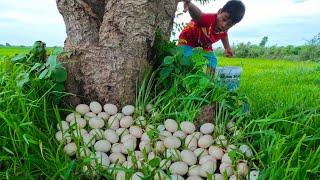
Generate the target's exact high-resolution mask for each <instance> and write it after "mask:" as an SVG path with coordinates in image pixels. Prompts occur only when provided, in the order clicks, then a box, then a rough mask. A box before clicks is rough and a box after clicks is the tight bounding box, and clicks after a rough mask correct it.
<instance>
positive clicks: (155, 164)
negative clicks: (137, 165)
mask: <svg viewBox="0 0 320 180" xmlns="http://www.w3.org/2000/svg"><path fill="white" fill-rule="evenodd" d="M149 164H150V166H151V167H154V168H155V167H158V166H159V165H160V158H158V157H155V158H153V159H151V160H150V161H149Z"/></svg>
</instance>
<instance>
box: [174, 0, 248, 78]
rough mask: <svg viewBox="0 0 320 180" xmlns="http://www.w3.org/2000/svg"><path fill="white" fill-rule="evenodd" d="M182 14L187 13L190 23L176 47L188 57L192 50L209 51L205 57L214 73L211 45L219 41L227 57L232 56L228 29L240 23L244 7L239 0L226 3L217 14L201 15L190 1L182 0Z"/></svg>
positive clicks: (214, 58) (215, 60)
mask: <svg viewBox="0 0 320 180" xmlns="http://www.w3.org/2000/svg"><path fill="white" fill-rule="evenodd" d="M183 2H184V12H186V11H189V13H190V16H191V18H192V20H191V22H190V23H189V24H188V25H187V26H186V27H185V28H184V29H183V30H182V32H181V34H180V36H179V42H178V45H179V46H182V47H183V49H184V55H185V56H190V55H191V54H192V48H195V47H202V48H203V49H204V50H205V51H209V52H210V53H209V55H207V56H205V57H206V58H207V59H208V60H209V65H208V66H209V71H210V73H214V70H215V67H216V66H217V58H216V56H215V54H214V52H213V49H212V44H213V43H215V42H217V41H219V40H220V39H221V41H222V44H223V46H224V49H225V53H226V55H227V56H228V57H232V56H233V52H232V49H231V47H230V44H229V39H228V33H227V31H228V29H230V28H231V27H232V26H233V25H235V24H236V23H238V22H240V21H241V19H242V18H243V16H244V13H245V6H244V4H243V3H242V2H241V1H239V0H230V1H228V2H227V3H226V4H225V5H224V6H223V8H222V9H220V10H219V11H218V13H214V14H212V13H208V14H206V13H202V12H201V10H200V9H199V8H198V7H196V6H195V5H194V4H193V3H191V0H183Z"/></svg>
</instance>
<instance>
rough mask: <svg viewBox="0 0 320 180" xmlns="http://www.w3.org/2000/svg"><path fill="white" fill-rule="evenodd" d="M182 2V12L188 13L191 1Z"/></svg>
mask: <svg viewBox="0 0 320 180" xmlns="http://www.w3.org/2000/svg"><path fill="white" fill-rule="evenodd" d="M182 1H183V8H184V9H183V12H188V10H189V5H190V2H191V0H182Z"/></svg>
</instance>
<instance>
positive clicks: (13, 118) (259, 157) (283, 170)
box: [0, 48, 320, 179]
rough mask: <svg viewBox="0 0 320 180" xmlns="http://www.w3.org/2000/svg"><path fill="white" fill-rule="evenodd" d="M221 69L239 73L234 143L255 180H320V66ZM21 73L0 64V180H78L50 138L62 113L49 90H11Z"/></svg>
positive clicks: (77, 167) (255, 63)
mask: <svg viewBox="0 0 320 180" xmlns="http://www.w3.org/2000/svg"><path fill="white" fill-rule="evenodd" d="M20 50H21V49H20ZM20 50H19V49H18V50H17V49H11V50H8V51H5V50H4V49H3V48H0V52H1V54H0V56H1V55H9V56H10V55H12V54H15V53H17V52H21V51H23V52H25V51H27V50H21V51H20ZM220 64H221V65H236V66H242V67H243V74H242V78H241V86H240V89H239V93H240V94H241V95H246V96H248V98H249V100H250V105H251V115H250V116H249V117H247V118H246V119H243V120H242V122H240V124H241V126H242V128H241V131H242V137H240V140H241V141H242V142H249V143H250V144H251V145H252V146H253V147H254V148H255V150H256V151H257V154H256V157H255V158H254V159H255V164H257V165H258V166H259V168H260V169H261V179H319V178H320V177H319V174H320V170H319V168H320V163H319V162H320V147H319V145H320V107H319V106H320V99H319V97H320V82H319V80H320V65H319V64H316V63H311V62H290V61H275V60H273V61H270V60H260V59H250V60H249V59H226V58H221V61H220ZM27 68H28V67H25V66H21V65H17V64H16V65H14V64H12V63H11V62H10V61H9V60H5V59H4V58H3V59H2V60H0V179H17V178H21V179H22V178H23V179H42V178H43V179H60V178H61V179H63V178H64V179H68V178H69V179H71V178H76V179H81V178H82V176H81V174H82V173H81V166H82V164H83V162H82V161H78V160H72V159H70V158H69V157H67V156H66V155H65V154H64V153H63V152H62V148H63V147H62V146H61V145H60V144H59V143H58V142H57V141H56V140H55V138H54V134H55V132H56V124H57V122H58V121H59V119H60V118H64V113H63V112H64V111H63V110H61V109H58V107H56V106H55V105H54V104H52V103H51V101H48V99H49V96H50V94H51V91H50V89H47V90H46V88H45V87H43V86H42V85H43V84H42V83H43V82H39V81H36V80H33V81H31V82H30V86H29V89H21V88H19V87H18V86H17V84H16V80H17V79H18V78H19V75H20V74H21V73H23V72H24V71H26V69H27ZM147 86H148V85H147ZM34 87H37V88H34ZM159 98H161V95H160V97H159ZM162 98H165V97H162ZM141 101H142V100H141ZM144 103H145V102H144ZM179 105H180V104H179ZM60 114H61V115H60Z"/></svg>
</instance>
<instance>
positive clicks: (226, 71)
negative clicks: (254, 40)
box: [216, 66, 242, 76]
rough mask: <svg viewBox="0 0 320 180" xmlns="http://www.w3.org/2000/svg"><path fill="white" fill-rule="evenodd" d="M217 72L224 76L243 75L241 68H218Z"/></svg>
mask: <svg viewBox="0 0 320 180" xmlns="http://www.w3.org/2000/svg"><path fill="white" fill-rule="evenodd" d="M216 72H217V73H218V74H224V75H231V76H234V75H241V72H242V67H240V66H224V67H217V68H216Z"/></svg>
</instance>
